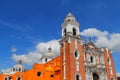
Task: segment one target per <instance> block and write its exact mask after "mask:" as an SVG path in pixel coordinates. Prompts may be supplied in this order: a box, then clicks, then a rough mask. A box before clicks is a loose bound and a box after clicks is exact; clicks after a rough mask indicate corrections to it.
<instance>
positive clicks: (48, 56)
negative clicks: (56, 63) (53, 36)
mask: <svg viewBox="0 0 120 80" xmlns="http://www.w3.org/2000/svg"><path fill="white" fill-rule="evenodd" d="M55 57H56V55H55V54H53V53H52V48H51V47H49V48H48V52H47V53H45V54H43V55H42V57H41V62H42V63H46V62H48V61H50V60H52V59H54V58H55Z"/></svg>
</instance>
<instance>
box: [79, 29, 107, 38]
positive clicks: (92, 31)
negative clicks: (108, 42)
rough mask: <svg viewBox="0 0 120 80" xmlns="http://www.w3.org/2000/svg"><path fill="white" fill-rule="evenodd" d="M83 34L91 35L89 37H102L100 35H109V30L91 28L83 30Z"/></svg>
mask: <svg viewBox="0 0 120 80" xmlns="http://www.w3.org/2000/svg"><path fill="white" fill-rule="evenodd" d="M81 35H82V36H89V37H100V36H106V35H108V32H107V31H103V32H102V31H100V30H97V29H95V28H89V29H85V30H84V31H83V32H81Z"/></svg>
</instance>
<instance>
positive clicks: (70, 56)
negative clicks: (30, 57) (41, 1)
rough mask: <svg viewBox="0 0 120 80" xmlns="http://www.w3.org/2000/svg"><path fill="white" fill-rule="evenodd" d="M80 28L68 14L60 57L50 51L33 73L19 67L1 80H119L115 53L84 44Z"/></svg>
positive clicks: (64, 24) (3, 74)
mask: <svg viewBox="0 0 120 80" xmlns="http://www.w3.org/2000/svg"><path fill="white" fill-rule="evenodd" d="M79 29H80V24H79V23H78V22H77V20H76V18H75V16H73V15H72V14H71V13H68V14H67V16H66V17H65V19H64V22H63V23H62V25H61V32H62V33H61V39H60V41H59V44H60V56H56V55H55V54H54V53H53V52H52V48H51V47H49V48H48V52H46V53H44V55H42V57H41V58H40V62H39V63H34V64H33V67H32V68H31V69H29V70H26V68H25V67H24V66H23V65H22V61H21V60H19V61H18V64H16V65H15V66H13V67H12V68H11V69H10V71H9V72H6V73H5V72H3V73H1V74H0V80H117V76H116V71H115V67H114V61H113V58H112V52H111V50H110V49H108V48H100V47H98V46H96V45H95V43H94V42H93V41H91V40H89V41H88V42H86V43H82V39H81V37H80V30H79Z"/></svg>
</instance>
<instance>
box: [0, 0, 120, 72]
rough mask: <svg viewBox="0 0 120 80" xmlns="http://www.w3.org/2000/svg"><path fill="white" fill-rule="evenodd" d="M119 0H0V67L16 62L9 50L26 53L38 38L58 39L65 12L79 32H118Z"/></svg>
mask: <svg viewBox="0 0 120 80" xmlns="http://www.w3.org/2000/svg"><path fill="white" fill-rule="evenodd" d="M119 3H120V1H119V0H114V1H113V0H0V70H1V69H5V68H9V67H12V66H13V65H15V64H16V61H15V60H14V59H13V54H16V55H24V54H28V53H29V52H32V51H33V52H34V51H35V50H36V45H38V44H39V43H40V42H48V41H50V40H53V39H55V40H58V39H60V38H61V24H62V22H63V19H64V18H65V16H66V15H67V13H68V12H72V13H73V15H75V17H76V18H77V21H78V22H80V31H81V32H82V31H84V30H85V29H89V28H96V29H97V30H98V31H101V32H104V31H107V32H108V36H111V35H112V34H118V35H119V34H120V27H119V26H120V22H119V21H120V6H119ZM107 38H108V37H107ZM115 38H116V37H115ZM110 39H111V38H110ZM117 39H118V40H120V37H119V36H118V37H117V38H116V40H117ZM114 41H115V40H114ZM117 46H119V45H117ZM115 47H116V45H115ZM115 47H114V49H113V50H114V51H113V58H114V61H115V62H114V63H115V68H116V71H117V72H120V68H119V66H120V62H119V61H120V53H119V52H120V51H119V50H120V48H119V47H117V48H118V49H117V50H116V49H115ZM112 48H113V47H112ZM11 50H12V51H11ZM24 65H25V66H26V67H28V68H30V66H31V65H27V64H24Z"/></svg>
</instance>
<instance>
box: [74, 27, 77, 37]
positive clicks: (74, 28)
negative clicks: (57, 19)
mask: <svg viewBox="0 0 120 80" xmlns="http://www.w3.org/2000/svg"><path fill="white" fill-rule="evenodd" d="M76 31H77V30H76V29H75V28H73V36H76Z"/></svg>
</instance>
